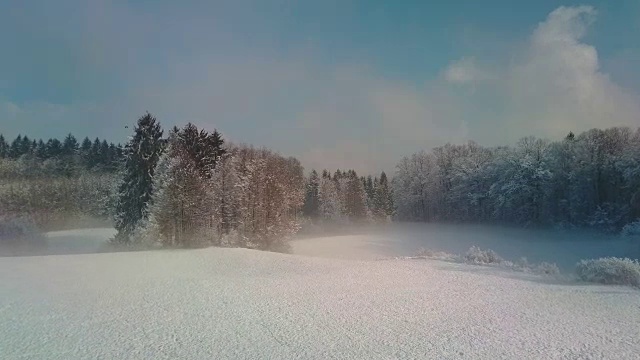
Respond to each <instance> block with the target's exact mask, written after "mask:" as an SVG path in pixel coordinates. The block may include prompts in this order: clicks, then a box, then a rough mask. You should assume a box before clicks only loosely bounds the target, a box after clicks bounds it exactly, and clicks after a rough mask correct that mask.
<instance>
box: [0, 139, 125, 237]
mask: <svg viewBox="0 0 640 360" xmlns="http://www.w3.org/2000/svg"><path fill="white" fill-rule="evenodd" d="M122 151H123V150H122V146H120V145H115V144H113V143H108V142H107V141H106V140H100V139H98V138H96V139H95V140H94V141H91V140H89V139H88V138H85V139H84V140H83V141H82V142H81V143H78V141H77V140H76V138H75V137H74V136H73V135H72V134H69V135H67V136H66V137H65V138H64V139H62V140H59V139H55V138H54V139H49V140H47V141H46V142H45V141H43V140H42V139H39V140H35V139H30V138H29V137H28V136H23V135H18V136H17V137H16V138H15V139H14V140H13V141H11V142H10V143H8V142H7V141H6V140H5V138H4V136H3V135H2V134H0V218H6V217H24V216H28V217H29V218H30V219H31V220H32V221H34V222H35V224H36V225H38V226H39V227H40V228H42V229H45V230H47V229H58V228H64V227H68V226H70V225H71V226H72V225H73V224H96V223H99V224H105V225H106V224H108V218H109V217H110V215H111V214H112V210H113V208H114V205H115V199H114V197H113V195H114V184H115V182H116V179H117V171H118V169H119V167H120V162H121V160H122Z"/></svg>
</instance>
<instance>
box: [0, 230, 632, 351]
mask: <svg viewBox="0 0 640 360" xmlns="http://www.w3.org/2000/svg"><path fill="white" fill-rule="evenodd" d="M89 233H90V234H93V235H92V236H95V237H98V236H97V235H95V234H96V233H95V230H92V231H90V232H89ZM74 234H76V235H81V234H82V232H75V233H74ZM67 235H69V234H67ZM376 241H377V240H371V239H370V238H369V237H367V236H353V237H340V238H325V239H315V240H301V241H298V242H296V243H294V245H293V249H294V251H295V252H297V253H298V255H283V254H276V253H268V252H259V251H252V250H244V249H216V248H210V249H200V250H165V251H146V252H123V253H101V254H75V255H49V256H30V257H5V258H0V273H2V274H3V276H2V277H0V324H2V326H0V354H2V356H1V357H2V358H3V359H89V358H91V359H214V358H215V359H223V358H236V359H266V358H274V359H295V358H300V359H328V358H336V359H338V358H339V359H396V358H397V359H403V358H404V359H542V358H544V359H553V358H557V359H586V358H591V359H637V354H638V353H640V338H639V337H638V324H639V323H640V291H638V290H634V289H631V288H626V287H615V286H606V287H605V286H595V285H579V284H562V283H557V282H554V281H551V280H548V279H545V278H540V277H535V276H530V275H525V274H518V273H511V272H503V271H499V270H495V269H490V268H483V267H477V266H467V265H460V264H449V263H442V262H437V261H426V260H374V259H376V258H378V257H379V256H380V255H381V254H384V253H385V252H386V251H387V250H388V248H387V247H386V245H385V246H382V245H381V246H380V247H377V248H376V247H375V246H371V244H372V243H375V242H376ZM327 244H330V246H327ZM345 254H346V255H345ZM307 255H319V256H322V257H317V256H307ZM338 255H339V256H342V257H344V258H343V259H336V258H335V257H336V256H338Z"/></svg>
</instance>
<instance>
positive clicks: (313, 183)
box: [302, 170, 320, 218]
mask: <svg viewBox="0 0 640 360" xmlns="http://www.w3.org/2000/svg"><path fill="white" fill-rule="evenodd" d="M319 188H320V179H319V178H318V173H317V172H316V171H315V170H312V171H311V174H310V175H309V179H308V180H307V185H306V195H305V199H304V206H303V208H302V212H303V214H304V215H305V216H308V217H311V218H315V217H317V216H318V210H319V198H318V191H319Z"/></svg>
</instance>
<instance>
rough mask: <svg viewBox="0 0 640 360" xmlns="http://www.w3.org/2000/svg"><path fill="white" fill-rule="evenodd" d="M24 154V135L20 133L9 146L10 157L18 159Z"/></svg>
mask: <svg viewBox="0 0 640 360" xmlns="http://www.w3.org/2000/svg"><path fill="white" fill-rule="evenodd" d="M20 155H22V135H20V134H19V135H18V136H17V137H16V138H15V139H14V140H13V141H12V142H11V145H10V146H9V157H10V158H11V159H17V158H19V157H20Z"/></svg>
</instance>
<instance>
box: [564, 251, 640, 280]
mask: <svg viewBox="0 0 640 360" xmlns="http://www.w3.org/2000/svg"><path fill="white" fill-rule="evenodd" d="M576 273H577V274H578V278H580V280H583V281H588V282H596V283H601V284H613V285H631V286H636V287H640V262H638V260H631V259H627V258H624V259H622V258H616V257H606V258H600V259H590V260H581V261H580V262H579V263H578V264H577V265H576Z"/></svg>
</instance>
